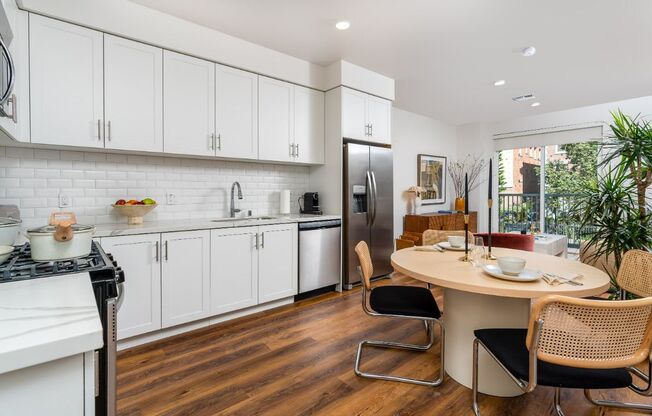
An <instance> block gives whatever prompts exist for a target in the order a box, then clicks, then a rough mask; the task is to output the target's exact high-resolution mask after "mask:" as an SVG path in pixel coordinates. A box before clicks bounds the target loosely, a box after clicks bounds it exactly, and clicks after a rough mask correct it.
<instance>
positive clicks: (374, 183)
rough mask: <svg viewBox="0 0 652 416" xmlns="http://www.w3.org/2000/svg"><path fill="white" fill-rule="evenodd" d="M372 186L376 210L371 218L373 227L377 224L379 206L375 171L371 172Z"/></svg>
mask: <svg viewBox="0 0 652 416" xmlns="http://www.w3.org/2000/svg"><path fill="white" fill-rule="evenodd" d="M371 185H372V188H373V198H374V210H373V214H372V216H371V225H373V224H374V223H375V222H376V207H377V205H378V200H377V199H376V195H378V187H377V186H376V174H375V173H374V171H373V170H372V171H371Z"/></svg>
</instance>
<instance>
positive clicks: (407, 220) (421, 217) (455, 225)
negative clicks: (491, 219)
mask: <svg viewBox="0 0 652 416" xmlns="http://www.w3.org/2000/svg"><path fill="white" fill-rule="evenodd" d="M463 229H464V214H462V213H453V214H439V213H435V212H433V213H428V214H418V215H406V216H405V217H403V235H402V236H401V238H400V239H398V240H397V241H396V248H397V249H400V248H403V247H409V246H411V245H421V234H423V232H424V231H426V230H463ZM469 231H471V232H472V233H476V232H478V213H477V212H475V211H472V212H470V213H469ZM410 242H413V243H410Z"/></svg>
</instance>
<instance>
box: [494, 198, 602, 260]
mask: <svg viewBox="0 0 652 416" xmlns="http://www.w3.org/2000/svg"><path fill="white" fill-rule="evenodd" d="M578 196H579V195H578V194H545V203H544V224H545V225H544V226H545V230H544V231H545V232H546V233H548V234H563V235H566V237H568V246H569V247H574V248H577V247H579V245H580V241H582V240H585V239H587V238H588V237H590V236H591V235H592V234H593V233H594V232H595V230H594V229H593V227H582V226H581V223H580V220H579V218H577V217H576V216H575V215H573V213H572V208H573V205H574V204H575V203H576V202H577V199H578ZM498 218H499V222H498V224H499V226H498V227H499V230H500V231H501V232H510V231H523V230H526V232H529V230H530V228H531V227H532V225H534V227H535V228H537V229H539V228H540V226H541V221H540V218H541V196H540V195H539V194H534V193H532V194H529V193H528V194H522V193H521V194H516V193H501V194H499V195H498Z"/></svg>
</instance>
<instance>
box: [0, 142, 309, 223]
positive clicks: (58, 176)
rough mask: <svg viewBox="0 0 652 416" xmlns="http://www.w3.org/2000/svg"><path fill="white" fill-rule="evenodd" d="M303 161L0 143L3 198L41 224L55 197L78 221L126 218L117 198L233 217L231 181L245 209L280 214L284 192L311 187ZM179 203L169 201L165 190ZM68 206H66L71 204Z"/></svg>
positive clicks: (158, 215)
mask: <svg viewBox="0 0 652 416" xmlns="http://www.w3.org/2000/svg"><path fill="white" fill-rule="evenodd" d="M308 169H309V168H307V167H303V166H285V165H271V164H261V163H257V162H251V163H246V162H229V161H222V160H196V159H190V158H174V157H159V156H141V155H123V154H112V153H99V152H98V153H95V152H76V151H64V150H61V151H58V150H42V149H26V148H14V147H3V146H0V203H1V204H15V205H18V206H19V207H20V209H21V215H22V217H23V219H24V220H25V226H27V227H31V226H38V225H43V224H44V223H45V222H46V221H47V217H48V216H49V214H50V212H52V211H55V210H59V208H58V203H59V199H58V195H59V194H65V195H68V196H70V197H71V198H72V203H73V205H72V207H71V208H70V210H71V211H74V212H75V213H76V214H77V219H78V221H79V222H85V223H93V224H101V223H116V222H122V223H124V222H126V218H125V217H121V216H118V215H117V214H115V213H114V212H113V208H111V204H112V203H114V202H115V201H116V200H117V199H121V198H125V199H132V198H133V199H142V198H145V197H151V198H154V199H155V200H157V202H158V204H159V206H158V207H157V208H156V209H155V210H154V211H152V212H151V213H150V214H149V215H148V216H147V217H146V218H145V220H146V221H147V220H174V219H191V218H192V219H195V218H216V217H222V216H228V210H229V198H230V191H231V184H232V183H233V182H234V181H239V182H240V184H241V185H242V192H243V195H244V199H243V200H239V201H237V203H238V207H239V208H240V209H242V210H243V211H244V212H246V211H248V210H252V212H253V214H254V215H265V214H276V213H278V211H279V202H278V199H279V191H281V190H282V189H290V190H291V192H292V196H291V198H292V201H293V203H292V208H293V212H297V211H298V205H297V204H296V200H297V198H298V197H299V196H300V195H301V194H302V193H303V192H305V191H307V190H308V172H309V170H308ZM168 193H174V194H176V196H177V198H176V199H177V205H167V204H166V194H168ZM66 209H68V208H66Z"/></svg>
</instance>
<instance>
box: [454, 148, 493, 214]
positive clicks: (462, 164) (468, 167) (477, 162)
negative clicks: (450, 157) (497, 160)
mask: <svg viewBox="0 0 652 416" xmlns="http://www.w3.org/2000/svg"><path fill="white" fill-rule="evenodd" d="M484 166H485V161H484V159H480V158H479V157H478V156H474V157H471V155H467V156H466V158H464V160H461V161H457V162H453V163H451V164H450V166H449V167H448V175H449V176H450V178H451V181H452V182H453V189H454V190H455V206H454V208H455V211H463V210H464V175H465V174H467V173H468V174H469V192H471V191H473V190H474V189H475V188H477V187H478V185H479V184H480V183H479V182H478V178H479V177H480V174H481V173H482V171H483V170H484Z"/></svg>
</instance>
